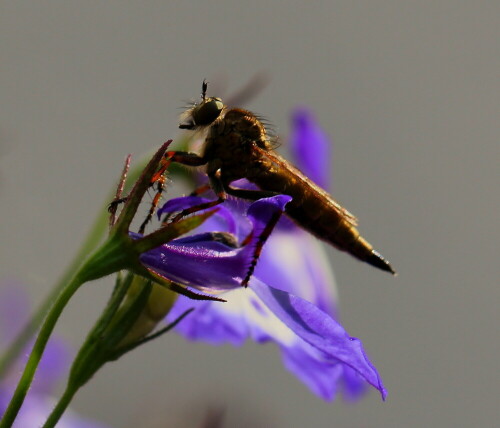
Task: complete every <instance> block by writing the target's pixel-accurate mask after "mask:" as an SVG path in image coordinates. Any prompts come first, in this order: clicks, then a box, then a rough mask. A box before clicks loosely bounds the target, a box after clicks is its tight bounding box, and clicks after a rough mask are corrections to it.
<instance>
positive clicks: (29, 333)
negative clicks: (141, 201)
mask: <svg viewBox="0 0 500 428" xmlns="http://www.w3.org/2000/svg"><path fill="white" fill-rule="evenodd" d="M144 164H145V160H142V161H140V162H139V163H138V165H137V166H135V167H134V168H132V169H131V171H129V173H128V176H127V183H126V185H125V191H128V190H129V189H130V187H131V185H132V183H134V182H135V181H136V180H137V178H138V176H139V175H140V173H141V171H142V169H143V168H144ZM112 199H113V193H110V196H109V197H108V198H107V201H108V202H107V203H106V205H104V206H103V207H102V208H101V209H100V210H99V213H100V214H99V215H98V216H97V218H96V219H95V221H94V224H93V225H92V227H91V228H90V232H89V233H88V235H87V237H86V238H85V241H84V242H83V244H82V245H81V246H80V249H79V250H78V253H77V254H76V256H75V257H74V259H73V261H72V262H71V264H70V265H69V267H68V268H67V269H66V271H65V272H64V274H63V275H62V277H61V278H60V279H59V281H58V282H57V284H56V285H55V286H54V288H53V289H52V291H51V292H50V294H49V295H48V296H47V297H46V298H45V300H44V301H43V302H42V304H41V305H40V306H39V308H38V309H37V310H36V312H35V313H34V314H33V315H32V317H31V319H30V320H29V321H28V322H27V323H26V325H25V326H24V327H23V329H22V330H21V332H20V333H19V334H18V336H17V337H16V338H15V339H14V342H12V344H11V345H10V347H9V349H8V350H7V351H6V352H5V353H4V354H3V356H2V358H0V379H3V377H4V376H5V375H6V373H7V371H8V370H9V368H10V367H12V364H13V363H14V362H15V361H16V359H17V357H18V356H19V354H20V353H21V352H22V350H23V348H24V347H25V346H26V344H27V343H28V341H29V340H30V339H31V337H33V335H34V333H35V331H36V330H37V329H38V328H39V326H40V324H41V323H42V321H43V319H44V318H45V315H46V314H47V311H48V310H49V308H50V307H51V306H52V302H54V300H55V299H56V298H57V296H58V295H59V293H60V292H61V290H62V289H63V288H64V286H65V285H66V284H67V283H68V282H69V280H70V279H71V277H72V276H73V274H74V272H75V271H76V270H77V269H78V268H79V267H80V265H81V264H82V261H83V260H85V259H86V258H87V256H88V254H90V252H91V251H92V250H93V249H94V248H96V247H97V245H98V244H99V242H100V240H101V239H102V237H103V236H104V234H105V232H106V229H107V227H108V212H107V210H106V208H107V204H108V203H109V201H111V200H112Z"/></svg>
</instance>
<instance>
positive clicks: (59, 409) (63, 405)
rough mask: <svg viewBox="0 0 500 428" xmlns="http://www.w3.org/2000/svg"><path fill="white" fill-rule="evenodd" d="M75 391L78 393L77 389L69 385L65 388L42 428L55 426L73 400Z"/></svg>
mask: <svg viewBox="0 0 500 428" xmlns="http://www.w3.org/2000/svg"><path fill="white" fill-rule="evenodd" d="M76 391H78V387H72V386H70V385H68V386H67V387H66V390H65V391H64V393H63V395H62V396H61V398H60V399H59V401H58V402H57V404H56V407H54V409H53V410H52V412H51V413H50V415H49V417H48V418H47V420H46V421H45V424H43V426H42V428H53V427H55V426H56V424H57V422H58V421H59V419H60V418H61V416H62V415H63V413H64V411H65V410H66V409H67V407H68V405H69V403H70V402H71V400H72V399H73V396H74V395H75V393H76Z"/></svg>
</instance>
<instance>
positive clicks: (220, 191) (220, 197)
mask: <svg viewBox="0 0 500 428" xmlns="http://www.w3.org/2000/svg"><path fill="white" fill-rule="evenodd" d="M208 178H209V180H210V185H209V187H207V185H204V186H201V187H199V188H198V189H195V192H197V191H198V190H199V191H200V193H203V192H205V191H206V190H208V189H209V188H211V189H212V190H213V191H214V192H215V195H216V196H217V199H216V200H214V201H210V202H203V203H201V204H198V205H193V206H192V207H189V208H186V209H184V210H182V211H181V212H180V213H179V214H177V215H176V216H175V217H174V218H173V219H172V223H174V222H176V221H179V220H180V219H181V218H183V217H185V216H187V215H189V214H192V213H195V212H198V211H202V210H206V209H207V208H212V207H215V206H217V205H219V204H222V203H223V202H224V201H225V200H226V199H227V194H226V192H225V191H224V186H223V184H222V181H221V179H220V177H219V175H218V174H217V172H215V173H212V174H208ZM198 194H199V193H198ZM195 195H196V193H195ZM167 220H168V218H167Z"/></svg>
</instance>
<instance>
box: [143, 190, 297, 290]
mask: <svg viewBox="0 0 500 428" xmlns="http://www.w3.org/2000/svg"><path fill="white" fill-rule="evenodd" d="M289 200H290V197H289V196H283V195H278V196H274V197H272V198H266V199H261V200H259V201H256V202H254V203H253V204H252V205H251V206H250V208H249V209H248V214H247V215H248V218H249V219H250V220H251V222H252V225H253V231H252V237H251V240H250V242H249V243H248V245H245V246H244V247H241V248H233V247H230V246H227V245H225V244H224V243H222V242H219V241H214V240H211V239H208V237H209V236H210V235H207V234H204V235H203V236H205V237H207V240H202V239H197V238H189V239H186V238H181V239H176V240H173V241H171V242H169V243H167V244H164V245H162V246H160V247H158V248H155V249H154V250H151V251H147V252H145V253H143V254H142V255H141V256H140V259H141V262H142V263H143V264H144V265H145V266H147V267H148V268H151V269H153V270H154V271H156V272H158V273H159V274H160V275H162V276H165V277H166V278H168V279H170V280H172V281H174V282H178V283H180V284H183V285H186V286H188V287H194V288H197V289H199V290H202V291H205V292H217V291H227V290H229V289H232V288H238V287H240V286H241V282H242V280H243V278H244V277H245V275H246V274H247V272H248V268H249V266H250V263H251V261H252V258H253V252H254V248H255V245H257V242H258V240H259V236H260V234H261V233H262V231H263V230H264V228H265V227H266V225H267V224H268V223H269V220H270V219H271V218H272V216H273V215H274V214H275V213H276V212H279V211H282V210H283V209H284V206H285V205H286V203H287V202H288V201H289ZM195 237H196V235H195Z"/></svg>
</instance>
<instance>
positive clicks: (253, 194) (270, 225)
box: [226, 186, 281, 287]
mask: <svg viewBox="0 0 500 428" xmlns="http://www.w3.org/2000/svg"><path fill="white" fill-rule="evenodd" d="M226 192H227V193H228V194H229V195H232V196H235V197H237V198H242V199H249V200H251V201H256V200H258V199H262V198H270V197H272V196H276V195H279V194H280V193H277V192H272V191H267V190H248V189H236V188H234V187H231V186H227V187H226ZM280 217H281V212H280V211H278V212H275V213H274V214H273V215H272V216H271V218H270V219H269V221H268V222H267V224H266V226H265V227H264V229H263V230H262V232H261V233H260V235H259V237H258V238H257V243H256V244H255V249H254V252H253V255H252V261H251V262H250V266H249V268H248V270H247V273H246V275H245V278H244V279H243V281H242V282H241V285H242V286H243V287H247V286H248V282H249V281H250V278H251V277H252V275H253V273H254V271H255V266H257V262H258V260H259V257H260V255H261V253H262V248H264V244H265V243H266V241H267V239H268V238H269V236H270V235H271V232H272V231H273V229H274V226H276V223H278V220H279V219H280ZM251 239H252V233H250V234H249V235H248V236H247V237H246V238H245V239H244V240H243V242H242V245H246V244H248V243H249V242H250V240H251Z"/></svg>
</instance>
